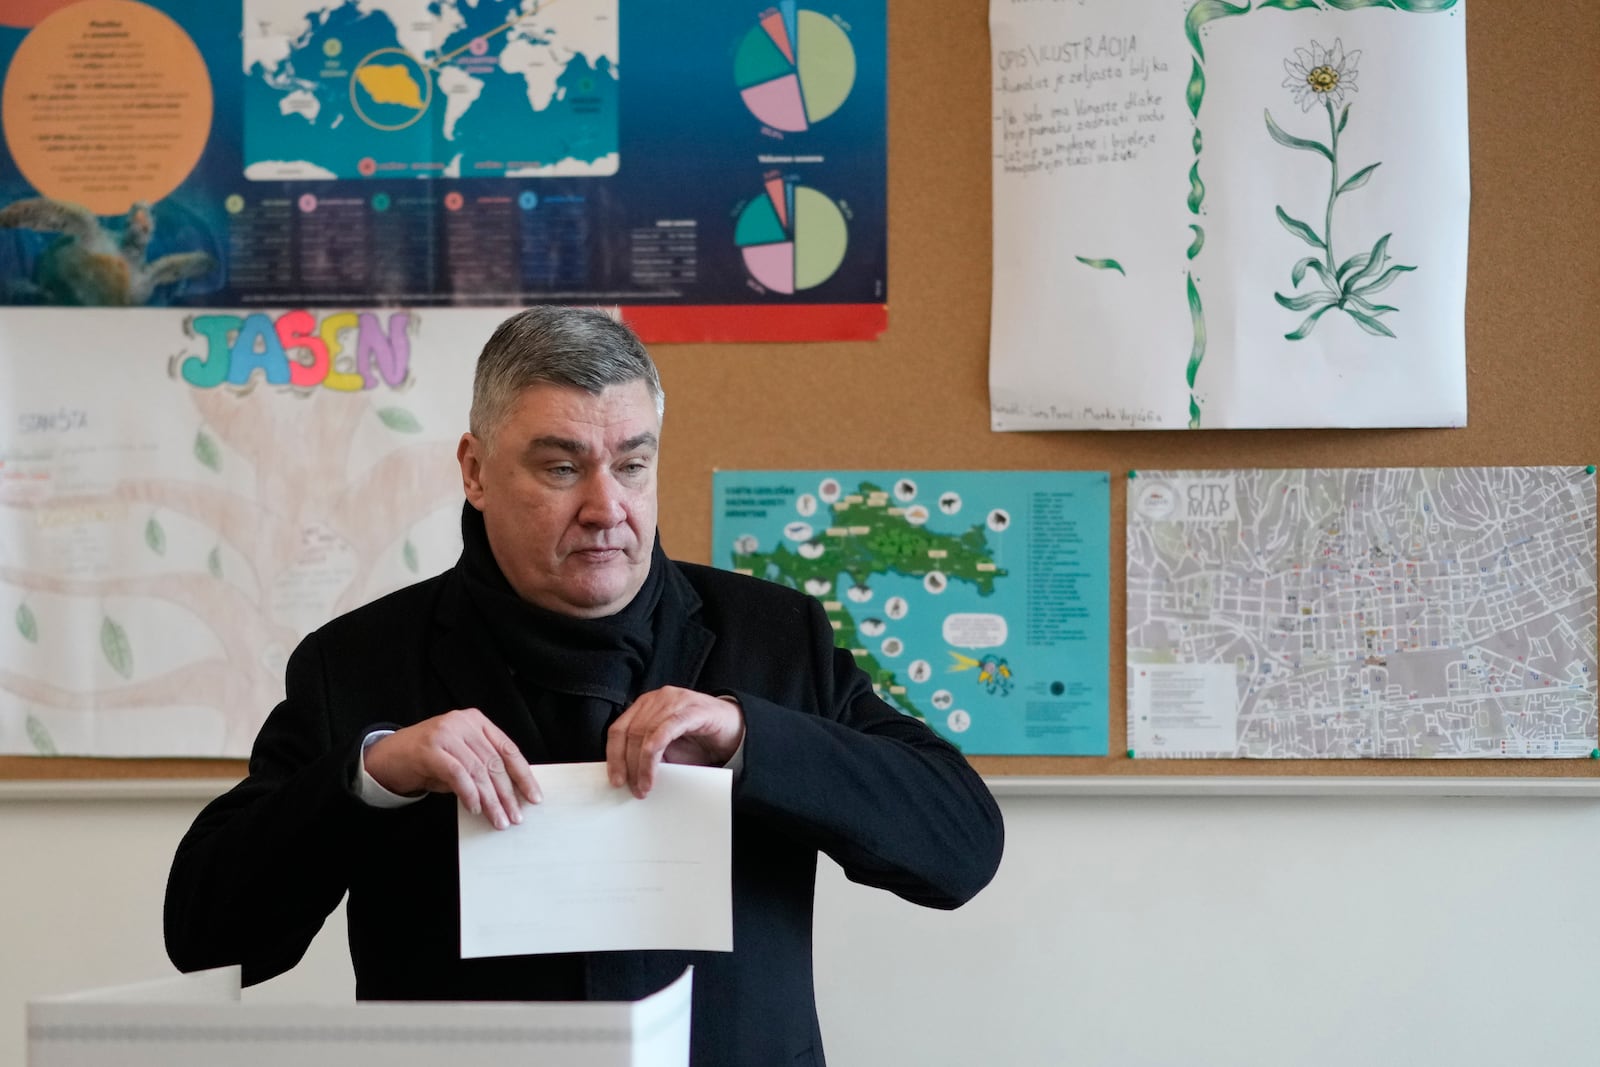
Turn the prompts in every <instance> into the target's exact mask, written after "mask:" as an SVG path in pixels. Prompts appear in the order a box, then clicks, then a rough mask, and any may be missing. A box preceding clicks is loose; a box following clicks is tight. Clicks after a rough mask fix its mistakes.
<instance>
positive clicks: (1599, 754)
mask: <svg viewBox="0 0 1600 1067" xmlns="http://www.w3.org/2000/svg"><path fill="white" fill-rule="evenodd" d="M1589 758H1590V759H1600V748H1597V749H1595V750H1594V751H1592V752H1590V753H1589Z"/></svg>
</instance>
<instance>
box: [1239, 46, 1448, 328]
mask: <svg viewBox="0 0 1600 1067" xmlns="http://www.w3.org/2000/svg"><path fill="white" fill-rule="evenodd" d="M1360 58H1361V53H1360V51H1352V52H1346V51H1345V50H1344V43H1343V41H1342V40H1340V39H1339V38H1335V39H1334V42H1333V47H1332V48H1324V47H1323V46H1322V45H1321V44H1319V43H1317V42H1316V41H1312V42H1311V47H1310V49H1309V50H1308V49H1305V48H1296V49H1295V51H1294V55H1293V56H1291V57H1290V58H1288V59H1285V60H1284V61H1283V69H1284V71H1285V72H1287V74H1288V77H1287V78H1285V79H1284V82H1283V85H1284V87H1285V88H1287V89H1289V90H1290V91H1291V93H1292V95H1293V97H1294V102H1295V103H1297V104H1299V105H1300V110H1301V112H1309V111H1310V110H1311V109H1312V107H1314V106H1315V105H1317V104H1321V105H1322V107H1323V110H1324V111H1326V112H1327V115H1328V134H1329V136H1328V143H1327V144H1323V143H1322V142H1321V141H1316V140H1312V139H1309V138H1304V137H1296V136H1294V135H1292V134H1290V133H1287V132H1285V131H1284V129H1283V128H1282V127H1280V126H1279V125H1278V124H1277V123H1276V122H1274V121H1273V120H1272V112H1271V111H1270V109H1269V110H1265V111H1264V112H1263V114H1264V115H1265V116H1266V120H1267V132H1268V133H1269V134H1270V135H1271V136H1272V139H1273V140H1274V141H1277V142H1278V143H1279V144H1281V145H1283V146H1284V147H1285V148H1292V149H1296V150H1300V151H1306V152H1315V153H1317V154H1318V155H1320V156H1322V158H1324V159H1326V160H1327V161H1328V166H1329V168H1330V169H1331V172H1332V176H1331V180H1330V182H1329V185H1328V200H1327V205H1326V209H1325V211H1324V214H1323V225H1322V231H1321V232H1320V233H1319V232H1318V231H1317V230H1316V228H1315V227H1313V226H1311V225H1309V224H1308V223H1305V222H1302V221H1300V220H1299V219H1297V218H1295V217H1294V216H1292V215H1290V214H1289V213H1288V212H1287V211H1285V210H1284V209H1283V208H1282V207H1281V206H1279V207H1278V208H1277V214H1278V221H1279V222H1280V223H1282V224H1283V227H1284V229H1286V230H1288V231H1289V232H1290V233H1292V234H1294V235H1295V236H1296V237H1298V238H1300V240H1302V241H1304V242H1305V243H1306V244H1308V245H1310V246H1311V247H1312V249H1313V250H1314V252H1315V254H1313V255H1309V256H1306V257H1305V258H1304V259H1301V260H1300V261H1298V262H1297V263H1295V265H1294V267H1293V269H1291V270H1290V272H1289V277H1290V280H1291V281H1292V282H1293V283H1294V288H1295V289H1299V288H1300V284H1301V283H1302V282H1303V281H1305V280H1306V278H1307V277H1308V276H1314V277H1315V279H1316V280H1317V281H1320V283H1321V288H1316V289H1312V290H1310V291H1308V292H1304V293H1299V294H1298V295H1294V296H1285V295H1284V294H1283V293H1278V292H1274V293H1273V294H1272V295H1273V297H1274V299H1276V300H1277V301H1278V303H1279V304H1281V305H1282V306H1283V307H1286V308H1288V309H1289V310H1290V311H1310V312H1311V314H1310V315H1308V316H1307V317H1306V319H1305V321H1304V322H1302V323H1301V324H1300V326H1299V327H1298V328H1297V329H1295V330H1294V332H1292V333H1288V334H1285V335H1284V336H1285V337H1286V338H1287V339H1288V340H1291V341H1300V340H1303V339H1305V338H1306V337H1309V336H1310V335H1311V331H1312V330H1313V329H1315V328H1316V325H1317V320H1318V319H1320V318H1321V317H1322V316H1323V315H1325V314H1326V313H1327V312H1329V311H1332V310H1334V309H1335V308H1337V309H1338V310H1340V311H1343V312H1344V313H1345V314H1347V315H1349V316H1350V318H1351V319H1353V320H1354V321H1355V323H1356V325H1358V326H1360V327H1361V328H1362V329H1363V330H1365V331H1366V332H1367V333H1370V334H1375V335H1378V336H1382V337H1393V336H1394V335H1395V334H1394V331H1393V330H1391V329H1389V327H1388V326H1387V325H1385V324H1384V323H1383V322H1382V321H1380V320H1381V319H1382V317H1383V316H1384V315H1387V314H1389V313H1390V312H1392V311H1398V310H1399V309H1398V308H1395V307H1391V306H1389V305H1386V304H1378V303H1375V302H1374V301H1373V300H1372V299H1371V298H1372V297H1373V296H1374V295H1375V294H1376V293H1379V292H1381V291H1383V290H1384V289H1387V288H1388V287H1389V285H1390V284H1391V283H1393V281H1394V280H1395V279H1396V278H1398V277H1399V276H1400V275H1401V274H1404V273H1405V272H1407V271H1413V270H1416V269H1417V268H1416V267H1408V266H1404V265H1401V264H1395V265H1394V266H1389V265H1388V264H1389V259H1390V256H1389V238H1390V237H1392V236H1394V235H1393V234H1392V233H1386V234H1384V235H1383V236H1382V237H1380V238H1378V240H1377V241H1376V242H1375V243H1374V244H1373V246H1372V248H1371V250H1370V251H1367V252H1361V253H1358V254H1356V255H1353V256H1351V257H1350V258H1349V259H1346V260H1345V261H1344V262H1343V263H1340V262H1339V260H1338V257H1337V256H1336V255H1335V254H1334V241H1333V233H1334V227H1333V221H1334V219H1333V215H1334V208H1335V206H1336V205H1337V204H1338V202H1339V198H1340V197H1341V196H1344V195H1345V194H1347V193H1352V192H1355V191H1356V190H1357V189H1360V188H1361V187H1362V186H1363V185H1366V184H1367V182H1368V181H1370V180H1371V179H1372V175H1373V173H1374V172H1375V171H1376V170H1377V169H1378V167H1379V166H1380V165H1381V163H1372V164H1369V165H1367V166H1365V167H1362V168H1361V169H1360V170H1358V171H1356V172H1355V173H1354V174H1351V175H1350V176H1349V177H1348V178H1343V179H1341V178H1340V173H1339V135H1340V134H1342V133H1343V132H1344V130H1345V127H1346V126H1347V125H1348V124H1349V122H1350V104H1348V103H1345V99H1344V98H1345V94H1347V93H1354V92H1355V91H1356V76H1357V73H1358V71H1357V67H1356V62H1357V60H1359V59H1360Z"/></svg>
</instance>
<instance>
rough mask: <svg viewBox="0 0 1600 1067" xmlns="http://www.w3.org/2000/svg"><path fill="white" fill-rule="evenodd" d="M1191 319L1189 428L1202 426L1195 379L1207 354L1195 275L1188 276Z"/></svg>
mask: <svg viewBox="0 0 1600 1067" xmlns="http://www.w3.org/2000/svg"><path fill="white" fill-rule="evenodd" d="M1188 283H1189V321H1190V322H1192V323H1194V347H1193V348H1192V349H1190V350H1189V366H1188V367H1187V368H1186V369H1185V371H1184V377H1185V378H1186V379H1187V380H1188V382H1189V428H1190V429H1191V430H1194V429H1199V427H1200V406H1199V404H1198V403H1197V402H1196V400H1195V398H1194V380H1195V378H1196V376H1198V375H1199V373H1200V361H1201V360H1202V359H1204V358H1205V355H1206V316H1205V311H1204V310H1202V309H1201V307H1200V290H1198V289H1196V288H1195V286H1194V275H1193V274H1191V275H1189V277H1188Z"/></svg>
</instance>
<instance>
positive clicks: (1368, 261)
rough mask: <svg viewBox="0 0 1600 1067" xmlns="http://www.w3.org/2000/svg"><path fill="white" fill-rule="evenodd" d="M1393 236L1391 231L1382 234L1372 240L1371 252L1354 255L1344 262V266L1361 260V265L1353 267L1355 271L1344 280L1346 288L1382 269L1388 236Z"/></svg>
mask: <svg viewBox="0 0 1600 1067" xmlns="http://www.w3.org/2000/svg"><path fill="white" fill-rule="evenodd" d="M1393 236H1394V234H1391V233H1386V234H1384V235H1383V236H1382V237H1380V238H1378V239H1377V241H1375V242H1373V245H1372V251H1371V252H1368V253H1367V254H1366V255H1365V256H1355V257H1353V258H1351V259H1350V260H1348V261H1347V262H1346V263H1345V266H1347V267H1349V266H1352V265H1353V264H1354V263H1355V262H1356V261H1357V260H1361V265H1360V266H1356V267H1354V268H1353V269H1354V270H1355V273H1354V274H1352V275H1351V276H1350V277H1348V278H1346V279H1345V280H1344V285H1345V288H1346V289H1347V290H1349V289H1354V288H1355V287H1356V286H1358V285H1360V284H1361V282H1362V281H1363V280H1364V279H1365V278H1367V277H1368V276H1369V275H1371V274H1372V273H1373V272H1375V271H1378V270H1381V269H1382V267H1383V261H1384V260H1385V259H1386V258H1388V251H1387V250H1388V248H1389V238H1391V237H1393Z"/></svg>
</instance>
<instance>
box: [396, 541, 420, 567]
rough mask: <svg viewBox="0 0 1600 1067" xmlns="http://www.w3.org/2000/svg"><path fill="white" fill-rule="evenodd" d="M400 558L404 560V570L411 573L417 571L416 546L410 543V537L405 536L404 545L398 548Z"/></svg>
mask: <svg viewBox="0 0 1600 1067" xmlns="http://www.w3.org/2000/svg"><path fill="white" fill-rule="evenodd" d="M400 558H401V559H402V560H404V561H405V565H406V570H408V571H410V572H411V573H412V574H416V573H417V567H418V564H417V546H416V545H414V544H412V543H411V538H409V537H408V538H406V543H405V547H403V548H402V549H400Z"/></svg>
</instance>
